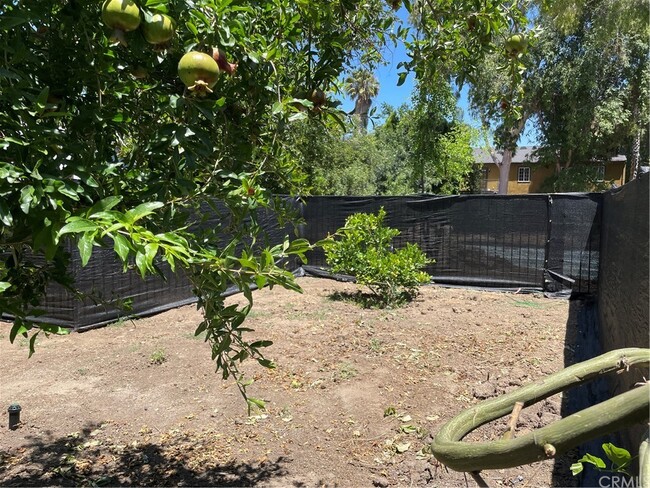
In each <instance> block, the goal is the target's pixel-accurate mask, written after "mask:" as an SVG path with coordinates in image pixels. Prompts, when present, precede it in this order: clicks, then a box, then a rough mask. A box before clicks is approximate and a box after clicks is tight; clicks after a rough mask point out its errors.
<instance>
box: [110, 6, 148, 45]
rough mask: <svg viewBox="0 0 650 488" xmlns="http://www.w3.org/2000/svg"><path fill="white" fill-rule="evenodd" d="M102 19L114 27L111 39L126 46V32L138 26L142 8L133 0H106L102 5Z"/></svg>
mask: <svg viewBox="0 0 650 488" xmlns="http://www.w3.org/2000/svg"><path fill="white" fill-rule="evenodd" d="M102 20H103V21H104V23H105V24H106V25H107V26H108V27H110V28H111V29H113V33H112V34H111V37H110V39H111V41H112V42H119V43H120V44H122V45H123V46H126V45H127V43H126V38H125V37H124V33H125V32H131V31H134V30H136V29H137V28H138V26H139V25H140V9H139V8H138V6H137V5H136V4H135V2H133V0H106V1H105V2H104V4H103V5H102Z"/></svg>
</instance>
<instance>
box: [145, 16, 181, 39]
mask: <svg viewBox="0 0 650 488" xmlns="http://www.w3.org/2000/svg"><path fill="white" fill-rule="evenodd" d="M142 32H143V34H144V38H145V39H146V40H147V42H148V43H149V44H156V45H159V44H166V43H168V42H169V41H170V40H171V38H172V37H173V35H174V21H173V20H172V18H171V17H169V16H168V15H165V14H154V15H152V16H151V17H149V18H145V21H144V24H143V25H142Z"/></svg>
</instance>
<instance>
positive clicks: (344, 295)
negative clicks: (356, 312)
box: [327, 291, 414, 309]
mask: <svg viewBox="0 0 650 488" xmlns="http://www.w3.org/2000/svg"><path fill="white" fill-rule="evenodd" d="M327 298H328V299H329V300H332V301H333V302H351V303H354V304H356V305H358V306H360V307H362V308H366V309H373V308H398V307H401V306H403V305H406V304H407V303H409V302H411V301H413V299H414V296H413V295H411V294H409V293H407V292H403V293H401V294H400V295H399V296H398V297H396V298H395V299H394V301H391V302H390V303H387V302H386V301H385V300H382V298H381V297H380V296H379V295H375V294H374V293H364V292H362V291H356V292H347V291H337V292H334V293H331V294H330V295H328V297H327Z"/></svg>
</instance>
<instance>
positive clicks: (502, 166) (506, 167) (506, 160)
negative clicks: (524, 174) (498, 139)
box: [498, 149, 512, 195]
mask: <svg viewBox="0 0 650 488" xmlns="http://www.w3.org/2000/svg"><path fill="white" fill-rule="evenodd" d="M511 164H512V149H505V150H504V151H503V156H502V157H501V162H500V163H499V164H498V166H499V195H507V194H508V176H510V165H511Z"/></svg>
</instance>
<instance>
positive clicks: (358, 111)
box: [354, 98, 372, 133]
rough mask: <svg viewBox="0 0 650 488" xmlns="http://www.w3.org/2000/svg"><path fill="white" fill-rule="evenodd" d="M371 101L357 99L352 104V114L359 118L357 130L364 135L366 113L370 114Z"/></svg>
mask: <svg viewBox="0 0 650 488" xmlns="http://www.w3.org/2000/svg"><path fill="white" fill-rule="evenodd" d="M370 105H372V101H371V100H365V99H362V98H357V101H356V103H355V104H354V114H355V115H358V116H359V128H360V129H361V130H362V131H363V132H364V133H365V132H366V131H367V130H368V112H370Z"/></svg>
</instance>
